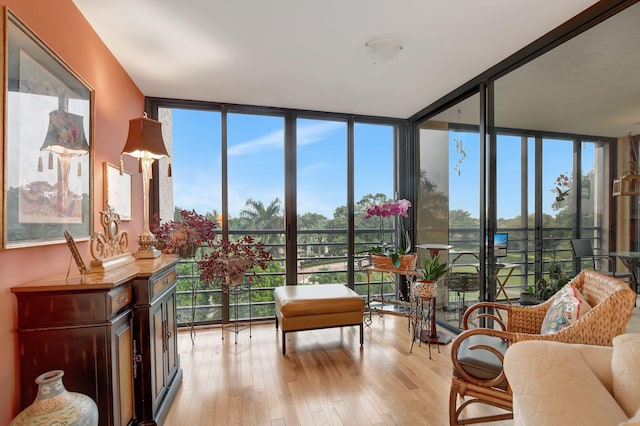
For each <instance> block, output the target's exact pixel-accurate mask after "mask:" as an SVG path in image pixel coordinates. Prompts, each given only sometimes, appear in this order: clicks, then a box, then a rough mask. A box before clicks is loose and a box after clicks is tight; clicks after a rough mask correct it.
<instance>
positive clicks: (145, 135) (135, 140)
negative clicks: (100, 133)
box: [122, 114, 169, 160]
mask: <svg viewBox="0 0 640 426" xmlns="http://www.w3.org/2000/svg"><path fill="white" fill-rule="evenodd" d="M122 153H123V154H128V155H130V156H132V157H136V158H141V157H145V156H146V157H148V158H153V159H154V160H157V159H159V158H162V157H168V156H169V153H168V152H167V148H166V147H165V145H164V139H162V123H160V122H159V121H156V120H152V119H150V118H148V117H147V116H146V114H145V116H144V117H140V118H134V119H133V120H129V136H127V142H126V143H125V144H124V148H123V149H122Z"/></svg>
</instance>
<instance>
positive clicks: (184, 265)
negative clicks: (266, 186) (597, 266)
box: [177, 228, 600, 324]
mask: <svg viewBox="0 0 640 426" xmlns="http://www.w3.org/2000/svg"><path fill="white" fill-rule="evenodd" d="M592 231H593V235H599V234H600V233H599V232H598V230H597V229H593V230H592ZM387 232H388V234H387V235H391V231H387ZM500 232H508V233H509V246H508V254H507V257H506V258H505V259H504V261H503V262H504V263H507V262H508V263H515V264H517V265H518V267H517V268H516V269H515V270H514V271H513V274H512V276H511V278H510V280H509V282H508V283H507V287H506V288H507V293H508V294H509V296H510V297H514V298H517V297H518V295H519V293H520V292H521V291H522V289H524V288H526V287H527V286H529V285H533V284H535V280H536V276H538V277H540V276H544V275H546V274H547V270H548V266H549V264H550V263H551V262H553V261H554V256H555V261H556V262H558V263H560V264H561V265H562V268H563V269H564V270H565V271H567V273H569V274H571V273H572V271H573V270H574V265H573V255H572V250H571V244H570V240H571V238H572V235H573V234H572V230H571V229H569V228H545V230H544V236H545V237H544V238H543V240H542V242H541V244H539V245H541V247H540V248H539V250H540V252H539V257H536V250H537V249H538V248H537V247H535V239H534V231H533V230H527V229H524V228H509V229H500ZM231 234H232V238H238V237H241V236H242V235H246V234H250V235H252V236H254V237H256V238H257V239H258V240H259V241H265V242H266V245H267V246H268V247H270V248H271V251H272V253H274V257H275V260H274V264H275V265H277V267H274V268H271V269H270V270H268V271H266V272H259V273H257V274H256V277H255V278H254V282H253V284H252V286H251V289H250V291H249V292H247V293H245V294H243V295H241V296H240V297H239V299H238V305H239V306H238V308H239V309H238V312H239V313H238V318H234V317H233V314H234V312H235V309H228V310H225V309H224V307H225V306H227V305H228V306H230V307H235V305H233V300H229V299H228V297H227V296H226V295H225V294H223V292H222V291H221V289H220V288H219V287H213V288H207V287H206V286H205V285H204V284H203V283H202V282H200V280H199V271H198V268H197V264H196V263H195V261H194V260H192V259H186V260H182V261H181V262H180V263H179V265H178V268H177V272H178V293H177V310H178V314H179V319H180V324H185V323H190V322H191V320H192V317H193V319H194V320H195V323H196V324H215V323H221V322H226V321H234V320H236V319H237V320H242V319H246V318H248V317H249V308H251V317H252V318H253V319H266V318H273V317H274V315H275V306H274V302H273V290H274V288H276V287H278V286H281V285H284V283H285V270H284V264H285V262H284V244H283V243H281V241H284V232H283V231H273V230H267V231H263V230H247V231H234V232H232V233H231ZM378 236H379V235H378V230H377V229H376V230H358V231H356V241H357V243H356V250H355V251H356V255H355V256H354V259H353V262H354V270H355V273H354V289H355V291H356V292H357V293H358V294H360V295H362V296H363V297H366V295H367V291H368V290H369V291H370V292H371V294H375V295H376V297H379V296H383V297H384V298H385V299H394V298H395V299H397V298H398V297H399V295H398V294H397V288H396V285H395V279H396V277H395V276H393V275H392V274H375V275H374V276H372V277H370V278H371V282H370V283H368V281H367V275H366V274H365V273H364V272H362V271H361V269H362V266H363V265H365V264H367V263H368V259H367V258H368V256H367V254H366V253H365V251H366V248H367V247H368V246H371V245H373V244H375V243H376V242H372V240H373V239H374V238H376V239H377V238H378ZM389 238H390V237H389ZM449 238H450V240H449V242H450V244H452V245H453V246H454V247H455V249H456V250H471V251H477V250H478V243H479V233H478V230H477V229H462V228H451V229H450V231H449ZM346 244H347V243H346V231H345V230H299V231H298V283H299V284H324V283H347V282H348V276H347V274H348V264H347V262H348V261H349V260H348V259H347V256H346V252H347V246H346ZM536 271H537V273H536ZM192 288H193V289H194V290H193V291H192ZM192 302H193V303H192Z"/></svg>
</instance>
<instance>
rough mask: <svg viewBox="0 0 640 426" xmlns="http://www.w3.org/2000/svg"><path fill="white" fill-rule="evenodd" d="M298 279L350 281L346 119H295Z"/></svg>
mask: <svg viewBox="0 0 640 426" xmlns="http://www.w3.org/2000/svg"><path fill="white" fill-rule="evenodd" d="M296 157H297V161H296V171H297V176H296V188H297V190H296V194H297V195H296V200H297V207H296V210H297V212H298V220H297V222H298V227H297V228H298V229H297V234H298V249H297V254H298V263H297V268H298V275H297V277H298V278H297V283H298V284H320V283H335V282H342V283H346V282H347V261H348V257H347V244H348V238H347V229H348V223H349V220H348V215H347V209H346V207H347V176H348V169H347V166H348V162H347V123H346V122H345V121H335V120H320V119H309V118H298V119H297V121H296Z"/></svg>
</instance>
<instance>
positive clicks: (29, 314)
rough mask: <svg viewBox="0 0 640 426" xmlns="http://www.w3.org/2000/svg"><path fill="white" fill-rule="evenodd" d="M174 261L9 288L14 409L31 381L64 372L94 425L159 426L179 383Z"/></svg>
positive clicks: (25, 398) (28, 393) (24, 400)
mask: <svg viewBox="0 0 640 426" xmlns="http://www.w3.org/2000/svg"><path fill="white" fill-rule="evenodd" d="M177 261H178V259H177V258H175V257H169V256H164V255H163V256H162V257H159V258H156V259H138V260H136V261H135V262H133V263H130V264H127V265H124V266H120V267H118V268H115V269H113V270H110V271H107V272H104V273H100V274H96V273H91V274H89V275H87V276H86V277H85V279H84V280H81V279H80V277H79V275H78V274H77V273H76V275H73V276H70V277H69V279H66V276H65V275H57V276H53V277H48V278H45V279H41V280H37V281H34V282H30V283H26V284H23V285H20V286H16V287H13V288H12V289H11V291H12V292H13V293H14V294H15V295H16V298H17V300H18V328H17V333H18V340H19V356H20V398H21V406H22V409H24V408H25V407H27V406H28V405H30V404H31V403H32V402H33V400H34V399H35V397H36V395H37V389H38V386H37V385H36V384H35V379H36V377H37V376H39V375H40V374H42V373H44V372H46V371H49V370H64V377H63V378H62V380H63V382H64V384H65V387H66V388H67V390H69V391H73V392H81V393H84V394H86V395H89V396H90V397H91V398H93V400H94V401H96V403H97V404H98V411H99V416H100V425H109V426H111V425H129V424H140V425H155V424H162V422H163V421H164V418H165V417H166V415H167V412H168V410H169V407H170V406H171V403H172V402H173V399H174V398H175V395H176V392H177V391H178V388H179V387H180V384H181V383H182V370H181V369H180V359H179V356H178V348H177V338H176V271H175V265H176V263H177Z"/></svg>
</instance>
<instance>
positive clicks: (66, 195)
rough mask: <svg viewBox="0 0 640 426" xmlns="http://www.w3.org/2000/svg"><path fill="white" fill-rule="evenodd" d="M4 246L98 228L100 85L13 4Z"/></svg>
mask: <svg viewBox="0 0 640 426" xmlns="http://www.w3.org/2000/svg"><path fill="white" fill-rule="evenodd" d="M2 22H3V25H4V26H5V31H4V33H5V34H6V35H7V38H8V39H7V43H6V44H5V46H6V48H7V51H6V52H3V53H5V54H4V55H2V57H4V58H5V60H6V61H7V63H6V70H7V79H6V82H7V83H6V87H5V89H6V103H5V109H4V111H3V113H4V116H5V122H6V129H5V135H4V138H5V139H4V158H3V161H4V168H5V173H4V182H3V195H4V203H3V205H4V206H5V209H4V210H3V212H2V218H3V232H2V236H3V238H2V242H3V247H4V248H15V247H23V246H31V245H42V244H52V243H58V242H64V241H65V230H67V231H68V232H69V233H71V234H73V235H74V236H75V237H76V239H77V240H82V239H88V238H89V237H90V235H91V233H92V227H93V220H92V213H91V211H92V209H91V205H92V203H91V176H92V170H91V167H92V166H91V165H92V145H93V144H92V141H93V138H92V134H93V123H92V117H93V97H94V93H93V89H92V88H91V87H89V85H88V84H87V83H86V82H84V81H83V80H82V78H80V76H78V75H77V74H76V73H75V72H74V71H73V70H72V69H71V68H70V67H69V66H67V65H66V64H65V63H64V62H63V61H62V60H61V59H60V58H59V57H58V56H57V55H56V54H55V53H54V52H53V51H52V50H51V49H49V48H48V47H47V46H46V45H45V44H44V43H43V42H42V41H41V40H39V39H38V38H37V37H36V36H35V35H34V34H33V33H32V32H31V31H30V30H29V29H28V28H27V27H26V26H25V25H24V24H23V23H22V22H20V21H19V20H18V19H17V18H16V17H15V16H14V15H12V14H11V12H10V11H8V10H7V9H6V8H4V9H3V19H2Z"/></svg>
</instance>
